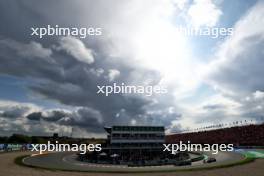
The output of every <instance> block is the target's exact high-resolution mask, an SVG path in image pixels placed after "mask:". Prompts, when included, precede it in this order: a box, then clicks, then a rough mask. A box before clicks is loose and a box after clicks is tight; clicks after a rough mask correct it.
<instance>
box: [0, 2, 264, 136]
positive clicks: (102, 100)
mask: <svg viewBox="0 0 264 176" xmlns="http://www.w3.org/2000/svg"><path fill="white" fill-rule="evenodd" d="M223 3H224V2H223ZM7 7H8V8H7ZM95 9H96V10H95ZM222 10H223V11H222ZM208 14H209V15H208ZM222 14H224V9H222V8H220V6H219V4H217V3H216V1H212V0H200V1H198V0H195V1H188V0H184V1H181V0H177V1H175V0H168V1H160V0H146V1H141V0H134V1H122V0H117V1H111V2H110V1H109V2H108V1H107V2H106V1H102V0H98V1H96V2H95V1H82V0H77V1H75V2H74V3H73V2H72V1H69V0H66V1H63V3H59V2H55V1H37V2H36V1H13V0H10V1H6V2H0V21H1V22H3V23H4V24H5V25H1V26H0V61H1V64H0V74H1V75H0V76H2V77H3V78H5V76H6V75H8V76H11V77H15V78H16V79H19V80H23V81H25V84H24V85H23V89H24V88H25V90H27V95H24V96H23V97H29V98H22V99H23V100H21V99H19V98H17V99H19V101H21V102H25V101H26V102H30V101H32V102H36V104H38V106H36V107H38V108H36V107H33V106H31V105H23V104H21V103H18V102H12V103H11V104H10V105H8V106H6V105H5V106H2V107H1V106H0V117H1V118H0V126H1V130H2V132H3V134H11V133H13V132H21V133H22V132H23V133H27V134H37V135H42V134H43V135H46V134H51V133H53V132H59V133H63V134H65V135H71V133H73V131H75V132H76V133H75V135H76V136H82V135H85V136H87V135H94V134H101V132H103V126H105V125H106V126H110V125H131V124H133V125H138V124H139V125H165V126H166V127H167V128H168V131H179V130H182V129H184V128H187V127H192V126H196V125H201V124H204V123H218V122H219V121H227V120H228V121H232V120H233V119H239V118H251V117H257V116H259V115H260V114H261V113H262V112H263V110H262V109H263V108H262V107H263V100H262V97H263V91H264V85H263V82H264V81H263V78H262V75H263V74H264V72H263V69H262V68H263V62H262V61H261V58H263V51H262V48H263V43H264V42H263V40H264V37H263V26H264V24H263V18H262V17H263V3H261V2H260V3H258V4H256V5H255V6H254V7H253V8H252V9H250V10H249V12H248V13H247V14H245V15H244V17H243V18H241V19H239V21H238V22H236V24H235V26H234V28H235V31H234V35H233V36H230V37H229V38H225V39H222V38H221V39H214V40H216V41H215V43H217V44H216V45H214V49H215V50H214V51H216V54H215V55H214V56H213V57H212V58H209V60H210V62H211V63H208V62H209V61H208V60H206V59H204V60H202V59H201V60H202V61H200V60H199V58H203V56H199V55H194V53H195V52H193V50H195V49H193V47H194V46H193V45H192V41H189V40H191V39H189V38H187V37H186V36H183V35H181V34H179V33H177V32H176V31H177V30H176V28H177V25H178V24H181V23H184V24H186V26H187V27H188V26H189V25H193V26H195V27H203V26H208V27H213V26H216V25H217V24H218V23H219V22H221V21H220V17H221V16H222ZM17 16H19V17H20V19H19V21H18V20H17ZM47 25H51V26H55V25H58V26H61V27H101V28H102V29H103V30H102V36H96V37H95V36H87V38H84V39H80V38H78V37H77V38H75V37H70V36H67V37H65V36H64V37H60V36H45V37H43V38H42V39H39V38H38V37H36V36H31V35H30V32H31V30H30V28H31V27H45V26H47ZM223 25H225V24H223ZM197 40H199V39H197ZM199 42H200V41H199ZM203 42H204V44H205V45H210V46H211V43H210V42H208V43H207V41H204V40H202V43H203ZM212 43H213V42H212ZM209 50H210V51H211V48H206V47H205V48H203V50H202V51H204V52H205V53H207V51H209ZM204 75H206V78H205V76H204ZM0 79H1V78H0ZM0 81H1V80H0ZM113 82H116V83H117V84H121V83H125V84H128V85H145V86H147V85H153V86H155V85H161V86H165V87H166V88H167V89H168V93H167V94H162V95H158V94H155V95H153V96H151V97H146V96H139V95H124V94H112V95H110V96H108V97H106V96H104V95H102V94H97V93H96V92H97V86H98V85H101V86H102V85H109V84H110V85H112V84H113ZM202 86H204V87H202ZM21 87H22V85H18V86H17V88H20V89H21ZM200 87H202V88H200ZM3 89H4V88H3ZM201 89H203V90H201ZM4 91H6V92H8V91H7V90H4ZM203 91H204V92H203ZM203 93H204V94H203ZM9 96H10V95H9ZM32 97H33V98H32ZM14 98H16V97H15V96H14ZM43 100H44V101H43ZM4 104H6V102H5V103H4ZM32 104H33V103H32Z"/></svg>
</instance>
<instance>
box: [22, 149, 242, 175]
mask: <svg viewBox="0 0 264 176" xmlns="http://www.w3.org/2000/svg"><path fill="white" fill-rule="evenodd" d="M205 154H206V155H207V156H209V157H210V156H213V157H214V158H216V160H217V162H215V163H206V164H204V163H203V162H202V161H197V162H193V163H192V166H173V165H166V166H145V167H128V166H126V165H110V164H92V163H87V162H81V161H78V160H77V159H76V157H77V155H76V154H75V153H71V152H57V153H49V154H42V155H35V156H30V157H27V158H24V159H23V162H24V164H26V165H29V166H36V167H40V168H48V169H57V170H70V171H90V172H122V173H123V172H163V171H164V172H166V171H177V170H189V169H190V168H191V169H198V168H206V167H214V166H223V165H228V164H232V163H237V162H239V161H241V160H243V159H244V156H243V155H242V154H240V153H235V152H219V153H218V154H217V155H212V154H211V153H205Z"/></svg>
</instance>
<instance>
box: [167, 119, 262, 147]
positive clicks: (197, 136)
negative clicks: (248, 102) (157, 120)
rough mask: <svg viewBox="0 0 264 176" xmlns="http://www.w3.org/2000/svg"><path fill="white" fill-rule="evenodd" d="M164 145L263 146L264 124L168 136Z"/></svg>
mask: <svg viewBox="0 0 264 176" xmlns="http://www.w3.org/2000/svg"><path fill="white" fill-rule="evenodd" d="M165 140H166V143H178V142H179V141H182V142H186V143H187V142H188V141H191V143H199V144H205V143H207V144H234V146H264V123H262V124H258V125H246V126H236V127H230V128H221V129H214V130H210V131H198V132H187V133H178V134H169V135H167V136H166V138H165Z"/></svg>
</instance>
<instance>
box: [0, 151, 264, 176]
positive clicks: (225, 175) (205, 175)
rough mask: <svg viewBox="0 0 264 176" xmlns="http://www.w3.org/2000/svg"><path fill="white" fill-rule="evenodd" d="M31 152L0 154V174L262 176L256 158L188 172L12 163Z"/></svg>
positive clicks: (258, 160)
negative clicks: (57, 167) (84, 169)
mask: <svg viewBox="0 0 264 176" xmlns="http://www.w3.org/2000/svg"><path fill="white" fill-rule="evenodd" d="M30 154H31V152H10V153H2V154H0V176H116V175H117V176H135V175H142V176H175V175H177V176H263V175H264V174H263V173H264V167H263V166H264V159H256V160H255V161H253V162H250V163H247V164H244V165H237V166H233V167H227V168H217V169H212V170H200V171H188V172H181V171H180V172H177V173H175V172H166V173H136V174H135V173H129V174H116V173H112V174H111V173H88V172H68V171H53V170H47V169H36V168H30V167H25V166H20V165H17V164H15V163H14V159H15V158H16V157H19V156H23V155H30Z"/></svg>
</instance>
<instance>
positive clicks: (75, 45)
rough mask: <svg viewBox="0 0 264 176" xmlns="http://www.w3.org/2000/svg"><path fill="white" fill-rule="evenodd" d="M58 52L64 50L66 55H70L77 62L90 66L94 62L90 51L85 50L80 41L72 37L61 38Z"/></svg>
mask: <svg viewBox="0 0 264 176" xmlns="http://www.w3.org/2000/svg"><path fill="white" fill-rule="evenodd" d="M56 49H58V50H65V51H66V52H67V53H68V54H70V55H72V56H73V57H74V58H75V59H77V60H78V61H81V62H84V63H87V64H91V63H93V62H94V57H93V54H92V53H93V52H92V50H91V49H89V48H86V47H85V45H84V44H83V43H82V41H81V40H78V39H76V38H74V37H70V36H68V37H62V38H61V40H60V46H59V47H57V48H56Z"/></svg>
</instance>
